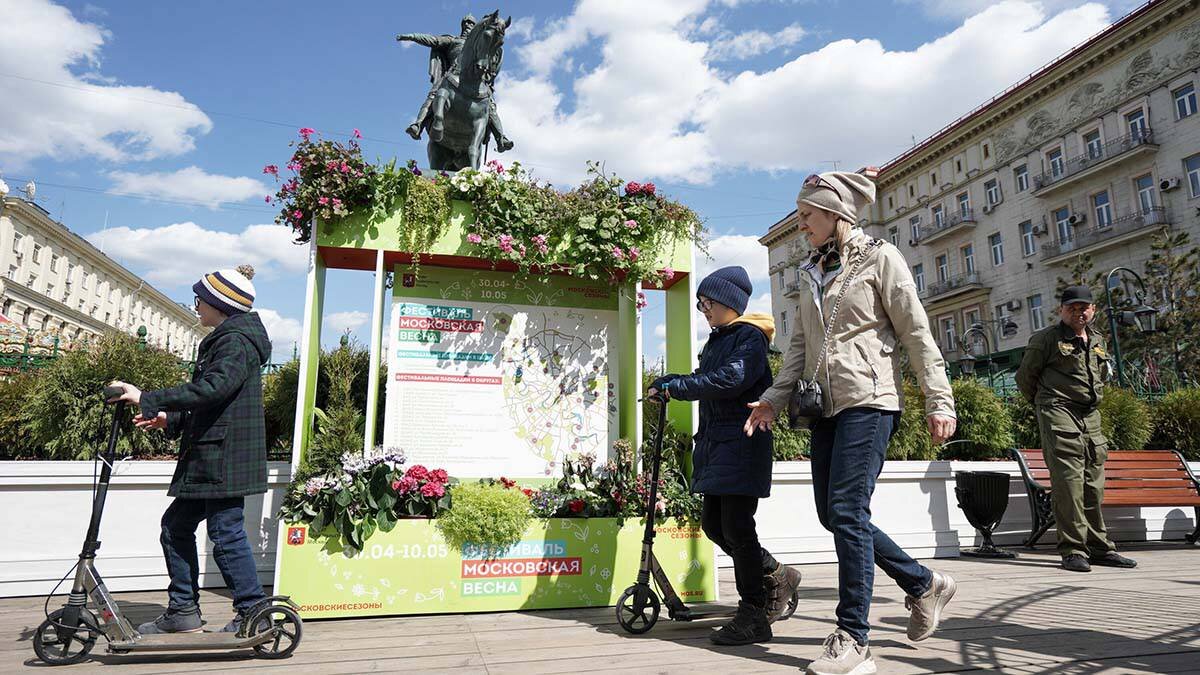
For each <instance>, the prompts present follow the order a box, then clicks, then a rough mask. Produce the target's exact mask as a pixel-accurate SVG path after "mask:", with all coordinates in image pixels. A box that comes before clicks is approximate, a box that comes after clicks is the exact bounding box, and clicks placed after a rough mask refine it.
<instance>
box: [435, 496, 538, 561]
mask: <svg viewBox="0 0 1200 675" xmlns="http://www.w3.org/2000/svg"><path fill="white" fill-rule="evenodd" d="M450 501H451V504H452V508H451V509H450V510H449V511H447V512H446V514H445V515H443V516H442V517H440V518H438V519H437V528H438V530H439V531H440V532H441V533H442V536H443V537H445V539H446V543H447V544H449V545H450V546H452V547H453V548H456V549H462V548H463V547H464V546H467V545H469V546H471V547H472V548H474V549H476V550H478V551H480V552H481V553H482V555H483V556H484V557H485V558H494V557H495V556H497V555H500V554H501V553H503V552H504V551H506V550H508V548H509V547H511V546H512V545H513V544H516V543H517V542H518V541H520V540H521V535H523V534H524V533H525V529H526V528H527V527H529V521H530V518H531V515H530V512H529V498H528V497H526V496H525V495H524V494H523V493H522V492H521V491H520V490H510V489H507V488H505V487H503V486H502V485H496V484H491V485H489V484H484V483H460V484H458V485H454V486H452V487H451V488H450Z"/></svg>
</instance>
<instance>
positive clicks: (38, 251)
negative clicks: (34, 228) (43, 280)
mask: <svg viewBox="0 0 1200 675" xmlns="http://www.w3.org/2000/svg"><path fill="white" fill-rule="evenodd" d="M41 261H42V247H41V246H39V245H38V244H34V245H33V264H35V265H36V264H38V263H40V262H41Z"/></svg>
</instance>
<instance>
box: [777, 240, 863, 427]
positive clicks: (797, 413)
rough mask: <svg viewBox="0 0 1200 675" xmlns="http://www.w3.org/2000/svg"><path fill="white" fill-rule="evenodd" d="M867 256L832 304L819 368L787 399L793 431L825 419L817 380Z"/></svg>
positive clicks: (858, 262)
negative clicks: (844, 301) (845, 299)
mask: <svg viewBox="0 0 1200 675" xmlns="http://www.w3.org/2000/svg"><path fill="white" fill-rule="evenodd" d="M882 243H883V241H882V240H880V239H876V240H874V241H872V242H871V244H870V246H871V248H874V247H876V246H879V245H880V244H882ZM868 252H869V251H868ZM866 257H867V253H863V254H862V255H860V256H859V257H858V259H857V260H855V261H854V265H853V266H852V267H851V268H850V273H849V275H848V276H847V277H846V281H845V283H843V284H842V288H841V290H839V291H838V295H837V298H836V299H835V300H834V301H833V311H831V312H830V313H829V323H828V324H826V326H825V337H824V338H823V339H822V340H821V354H820V355H819V356H817V367H816V368H814V369H813V376H812V379H810V380H808V381H805V380H803V379H800V380H797V381H796V384H795V386H794V387H793V388H792V394H791V396H789V397H788V426H789V427H791V428H792V429H799V428H801V427H805V428H807V427H809V426H811V425H812V423H813V422H815V421H817V420H819V419H821V418H822V417H824V416H825V401H824V396H822V391H821V385H819V384H817V377H818V376H819V374H820V372H821V368H823V367H824V366H825V360H826V356H827V354H828V347H829V337H830V336H831V335H832V334H833V325H834V322H835V321H837V315H838V309H840V308H841V306H842V298H843V297H845V296H846V289H848V288H850V282H852V281H854V277H855V276H857V275H858V269H859V267H860V266H861V265H862V261H863V260H864V259H865V258H866ZM818 311H819V310H818Z"/></svg>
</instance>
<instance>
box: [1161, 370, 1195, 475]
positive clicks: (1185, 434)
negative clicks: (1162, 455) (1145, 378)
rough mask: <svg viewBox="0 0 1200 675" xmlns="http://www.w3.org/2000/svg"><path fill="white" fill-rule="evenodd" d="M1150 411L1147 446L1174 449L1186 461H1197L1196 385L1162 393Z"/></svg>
mask: <svg viewBox="0 0 1200 675" xmlns="http://www.w3.org/2000/svg"><path fill="white" fill-rule="evenodd" d="M1152 414H1153V417H1154V434H1153V436H1152V438H1151V440H1150V447H1152V448H1159V449H1169V450H1178V451H1180V452H1182V453H1183V455H1184V457H1186V458H1187V459H1188V460H1189V461H1192V462H1196V461H1200V389H1198V388H1194V387H1191V388H1187V389H1180V390H1178V391H1173V392H1171V393H1169V394H1167V395H1165V396H1163V397H1162V398H1161V399H1160V400H1159V401H1158V403H1156V404H1155V405H1154V407H1153V408H1152Z"/></svg>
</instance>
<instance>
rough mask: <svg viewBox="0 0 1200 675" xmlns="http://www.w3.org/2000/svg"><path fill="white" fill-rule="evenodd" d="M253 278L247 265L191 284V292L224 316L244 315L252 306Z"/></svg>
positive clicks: (205, 276)
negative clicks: (251, 281)
mask: <svg viewBox="0 0 1200 675" xmlns="http://www.w3.org/2000/svg"><path fill="white" fill-rule="evenodd" d="M253 278H254V268H253V267H251V266H249V265H239V266H238V267H237V269H224V270H217V271H216V272H212V273H210V274H205V275H204V276H203V277H202V278H201V279H200V281H197V282H196V283H194V284H192V292H194V293H195V294H196V297H198V298H200V299H201V300H203V301H204V302H206V303H207V304H209V305H211V306H212V307H213V308H215V309H217V310H218V311H220V312H221V313H222V314H224V315H225V316H233V315H234V314H244V313H246V312H249V311H250V310H251V308H253V306H254V284H252V283H250V280H251V279H253Z"/></svg>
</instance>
